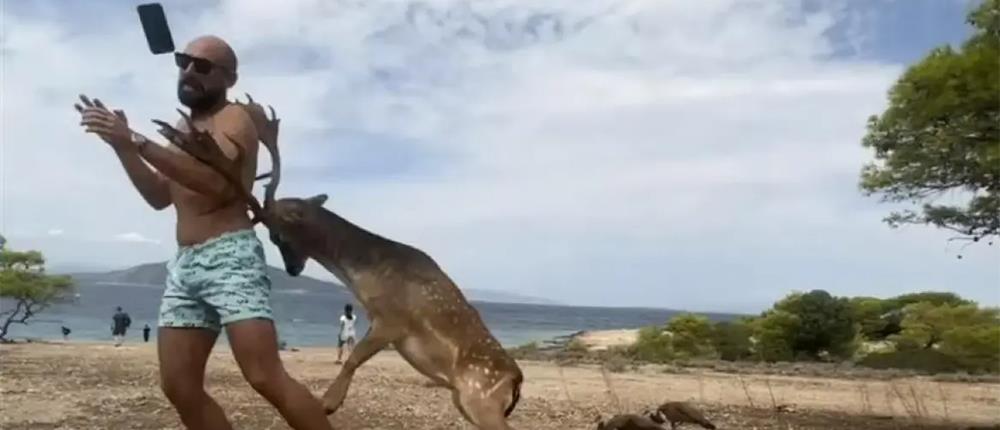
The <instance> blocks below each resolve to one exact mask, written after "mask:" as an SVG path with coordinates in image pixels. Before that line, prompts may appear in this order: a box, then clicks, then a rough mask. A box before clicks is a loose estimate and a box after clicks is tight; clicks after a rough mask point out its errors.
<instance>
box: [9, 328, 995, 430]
mask: <svg viewBox="0 0 1000 430" xmlns="http://www.w3.org/2000/svg"><path fill="white" fill-rule="evenodd" d="M282 357H283V360H284V361H285V363H286V365H287V367H288V369H289V371H290V372H291V373H292V375H293V376H295V377H296V378H298V379H299V380H301V381H303V382H304V383H305V384H306V385H307V386H308V387H309V388H310V389H311V390H312V391H313V393H316V394H317V395H318V394H320V393H322V391H323V390H324V389H325V388H326V386H327V385H328V384H329V383H330V382H331V381H332V379H333V377H334V376H335V374H336V372H337V370H338V366H337V365H335V364H334V359H335V358H336V350H335V349H332V348H306V349H302V350H299V351H285V352H282ZM0 363H2V378H0V404H2V405H3V413H2V416H0V428H2V429H4V430H7V429H10V430H13V429H181V428H182V427H181V426H180V423H179V421H178V419H177V417H176V415H175V413H174V411H173V410H172V409H171V407H170V405H169V403H167V401H166V399H165V397H163V395H162V394H161V392H160V391H159V388H158V385H157V364H156V351H155V348H154V347H153V346H152V344H147V345H137V344H126V345H125V346H122V347H120V348H115V347H113V346H112V345H108V344H97V343H66V344H63V343H31V344H15V345H3V346H0ZM521 366H522V369H523V370H524V372H525V376H526V382H525V385H524V387H523V391H522V394H523V398H522V400H521V402H520V403H519V405H518V407H517V409H516V411H515V412H514V414H513V416H512V419H511V422H512V424H513V425H514V426H516V427H517V428H519V429H592V428H595V425H594V419H595V417H596V416H597V415H598V414H612V413H617V412H619V411H635V412H638V411H640V410H641V409H642V408H644V407H648V406H651V405H654V404H657V403H659V402H662V401H666V400H688V401H692V402H693V403H694V404H696V405H698V406H699V407H701V408H703V410H704V411H705V413H706V414H707V415H708V416H709V417H710V419H712V420H713V421H714V422H715V423H716V424H717V425H718V426H719V428H722V429H727V428H729V429H783V430H788V429H831V428H837V429H841V428H842V429H862V428H865V429H903V428H906V429H954V428H965V427H966V426H968V425H972V424H979V425H983V424H993V423H996V422H998V421H1000V408H998V406H1000V385H998V384H984V383H978V384H971V383H969V384H967V383H938V382H932V381H929V380H926V379H903V380H896V381H875V380H871V381H865V380H838V379H826V378H803V377H784V376H773V375H772V376H763V375H743V376H742V377H738V376H736V375H730V374H721V373H710V372H708V371H706V372H705V373H697V374H668V373H664V372H663V371H662V370H656V369H655V368H653V367H648V368H647V367H643V368H640V369H638V370H633V371H628V372H623V373H605V372H602V371H601V370H600V368H599V367H596V366H586V365H579V366H572V367H567V366H562V367H560V366H558V365H556V364H555V363H549V362H536V361H522V362H521ZM605 376H606V377H607V380H606V379H605ZM207 379H208V381H207V384H208V389H209V392H210V393H212V394H213V395H214V396H216V398H217V399H218V400H219V402H220V403H221V404H222V405H223V408H224V409H225V410H226V413H227V414H228V415H229V417H230V418H231V420H232V421H233V423H234V425H235V426H236V428H241V429H287V428H288V427H287V426H286V425H285V424H284V423H283V421H282V420H281V419H280V417H279V416H278V415H277V414H276V413H275V411H274V410H273V409H271V408H270V407H269V405H268V404H267V403H266V402H265V401H264V400H263V399H262V398H261V397H259V396H258V395H257V394H256V393H255V392H254V391H253V390H252V389H251V388H250V387H249V385H247V384H246V383H245V382H244V381H243V380H242V378H241V376H240V373H239V369H238V368H237V366H236V364H235V361H234V360H233V357H232V355H231V354H230V353H229V351H228V350H227V349H226V347H225V346H223V345H220V346H219V347H218V348H217V349H216V351H215V353H214V354H213V356H212V358H211V360H210V361H209V370H208V378H207ZM426 382H427V380H426V378H424V377H423V376H421V375H420V374H418V373H417V372H416V371H414V370H413V369H411V368H410V367H409V366H408V365H407V364H406V363H405V362H404V361H403V360H402V359H401V358H400V357H399V356H398V355H396V353H394V352H392V351H385V352H382V353H380V354H379V355H377V356H376V357H375V358H374V359H372V360H371V361H370V362H368V363H367V364H365V366H363V367H362V368H361V369H360V370H359V371H358V373H357V375H356V380H355V383H354V385H353V386H352V388H351V392H350V394H349V396H348V398H347V401H346V403H345V404H344V406H343V408H342V409H341V410H340V411H338V412H337V413H336V414H335V415H333V416H332V417H331V421H332V422H333V423H334V425H335V426H336V428H338V429H404V428H405V429H471V428H472V426H470V425H468V424H466V423H464V422H463V420H462V419H461V418H460V416H459V414H458V412H457V411H456V410H455V409H454V408H453V406H452V404H451V402H450V396H449V394H448V392H447V391H446V390H444V389H442V388H434V387H430V386H428V385H427V383H426ZM608 383H610V386H611V387H612V392H611V393H609V390H608V389H607V386H608ZM744 387H745V388H744ZM769 387H770V388H769ZM897 393H900V394H902V400H900V397H899V396H898V395H897ZM911 393H913V394H914V395H913V396H912V397H911ZM772 394H773V401H772ZM866 399H867V400H866ZM751 402H752V403H753V404H752V406H751ZM775 404H777V405H787V406H788V407H789V408H790V409H791V411H788V412H776V411H775V409H774V408H773V405H775ZM915 411H916V412H915Z"/></svg>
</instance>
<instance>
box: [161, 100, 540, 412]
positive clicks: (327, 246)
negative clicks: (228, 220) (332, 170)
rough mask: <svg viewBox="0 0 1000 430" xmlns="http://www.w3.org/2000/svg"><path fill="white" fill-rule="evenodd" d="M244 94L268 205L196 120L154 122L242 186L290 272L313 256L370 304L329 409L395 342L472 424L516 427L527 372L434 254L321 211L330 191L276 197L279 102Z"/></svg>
mask: <svg viewBox="0 0 1000 430" xmlns="http://www.w3.org/2000/svg"><path fill="white" fill-rule="evenodd" d="M247 97H248V99H249V101H248V103H246V104H245V105H244V107H245V108H246V109H247V112H248V113H250V116H251V118H253V120H254V122H255V124H257V128H258V134H259V136H260V141H261V143H262V144H263V145H264V146H265V147H266V148H267V149H268V151H269V152H270V153H271V159H272V169H271V173H270V174H264V175H261V176H258V178H257V179H258V180H259V179H263V178H266V177H270V181H269V182H268V183H267V185H266V186H265V193H264V204H263V205H261V204H260V203H259V202H258V201H257V200H256V198H255V197H254V196H253V193H252V191H251V190H248V189H247V188H246V187H245V186H244V185H242V184H241V181H240V179H239V178H240V176H239V172H238V170H237V167H236V166H238V165H239V164H238V163H234V162H233V160H230V159H229V158H227V157H226V155H225V154H224V153H223V152H222V151H221V150H220V149H219V147H218V144H217V143H216V142H215V141H214V139H213V138H212V136H211V135H209V134H208V133H204V132H201V131H198V130H196V129H195V128H194V126H193V125H192V124H190V121H189V130H190V131H188V132H181V131H178V130H177V129H175V128H173V127H171V126H170V125H169V124H167V123H164V122H160V121H157V124H159V125H160V127H161V129H160V130H159V131H160V133H161V134H163V135H164V137H166V138H167V139H168V140H169V141H170V142H171V143H173V144H174V145H177V146H178V147H179V148H180V149H182V150H184V151H185V152H186V153H188V154H189V155H191V156H193V157H194V158H196V159H198V160H199V161H201V162H202V163H205V164H207V165H208V166H210V167H212V168H213V169H214V170H215V171H217V172H218V173H219V174H220V175H222V176H223V177H225V178H226V180H227V181H228V182H229V183H230V185H231V186H232V187H235V189H236V190H238V192H239V197H238V198H242V199H243V200H245V201H246V202H247V204H248V206H249V208H250V210H251V211H252V212H253V214H254V223H255V224H256V223H257V222H262V223H264V225H265V226H266V227H267V228H268V230H269V231H270V240H271V242H272V243H274V244H275V245H276V246H277V247H278V249H279V250H280V252H281V257H282V260H284V264H285V270H286V271H287V272H288V274H290V275H292V276H297V275H299V274H300V273H301V272H302V270H303V269H304V268H305V264H306V262H307V260H308V259H310V258H312V259H313V260H315V261H317V262H318V263H319V264H320V265H322V266H323V267H324V268H326V269H327V270H329V271H330V272H332V273H333V275H334V276H336V277H337V279H339V280H340V281H341V282H342V283H343V284H344V285H346V286H347V287H348V288H349V289H350V290H351V292H352V293H353V294H354V296H355V297H356V298H357V299H358V301H359V302H361V304H362V306H364V308H365V310H366V311H367V314H368V318H369V320H370V326H369V329H368V332H367V333H366V334H365V336H364V338H362V339H361V341H360V342H358V344H357V345H356V346H355V348H354V350H353V351H352V352H351V354H350V356H349V357H348V358H347V361H346V362H345V363H344V366H343V368H341V370H340V373H339V374H338V375H337V377H336V379H335V380H334V381H333V383H332V384H331V385H330V387H329V388H328V389H327V390H326V392H325V393H324V394H323V406H324V407H325V408H326V411H327V414H332V413H334V412H336V411H337V409H338V408H339V407H340V406H341V405H342V404H343V402H344V398H345V397H346V396H347V391H348V388H349V387H350V384H351V379H352V377H353V375H354V372H355V371H356V370H357V368H358V367H359V366H361V365H362V364H364V363H365V362H366V361H367V360H368V359H370V358H371V357H372V356H374V355H375V354H376V353H377V352H379V351H380V350H382V349H383V348H385V347H386V346H388V345H390V344H391V345H393V346H394V347H395V349H396V351H398V352H399V354H400V355H401V356H402V357H403V359H405V360H406V361H407V362H408V363H409V364H410V365H412V366H413V367H414V368H415V369H416V370H417V371H419V372H420V373H422V374H424V375H426V376H427V377H429V378H430V379H431V380H432V381H434V382H436V383H437V384H440V385H442V386H445V387H447V388H449V389H450V390H451V392H452V400H453V402H454V404H455V406H456V407H457V408H458V410H459V411H460V412H461V414H462V415H463V416H464V417H465V419H467V420H468V421H469V422H471V423H472V424H474V425H476V426H477V427H479V428H481V429H491V430H492V429H510V428H511V427H510V426H509V425H508V424H507V420H506V419H507V417H508V416H509V415H510V414H511V412H513V410H514V407H515V406H516V404H517V402H518V400H519V398H520V388H521V383H522V382H523V379H524V378H523V375H522V373H521V370H520V368H519V367H518V365H517V363H516V362H515V361H514V359H513V358H511V357H510V356H509V355H508V354H507V353H506V351H504V349H503V348H502V347H501V346H500V343H499V342H498V341H497V340H496V339H495V338H494V337H493V335H492V334H491V333H490V331H489V330H488V329H487V327H486V325H485V324H484V323H483V321H482V319H481V317H480V315H479V312H478V311H477V310H476V309H475V308H474V307H472V306H471V305H470V304H469V303H468V302H467V301H466V299H465V297H464V296H463V294H462V292H461V291H460V290H459V289H458V287H457V286H456V285H455V283H454V282H452V280H451V279H450V278H449V277H448V275H446V274H445V273H444V271H443V270H442V269H441V267H439V266H438V265H437V263H436V262H435V261H434V260H433V259H432V258H431V257H430V256H428V255H427V254H425V253H424V252H422V251H421V250H419V249H417V248H415V247H412V246H409V245H406V244H403V243H399V242H395V241H392V240H389V239H386V238H383V237H381V236H379V235H376V234H374V233H371V232H369V231H367V230H365V229H363V228H361V227H358V226H356V225H354V224H352V223H351V222H349V221H347V220H346V219H344V218H342V217H340V216H338V215H337V214H336V213H334V212H332V211H329V210H327V209H325V208H323V203H324V202H326V199H327V197H326V195H325V194H321V195H317V196H314V197H311V198H307V199H301V198H283V199H280V200H277V201H276V200H275V197H274V195H275V191H276V189H277V187H278V183H279V181H280V178H281V176H280V175H281V158H280V155H279V151H278V146H277V134H278V123H279V120H278V119H277V117H276V116H275V114H274V109H273V108H271V118H268V117H267V115H266V114H265V113H264V109H263V108H262V107H261V106H260V105H259V104H257V103H255V102H254V101H253V99H252V98H250V97H249V95H247ZM238 103H239V102H238ZM182 115H184V114H183V113H182ZM185 118H187V117H186V116H185ZM237 148H239V145H237ZM242 156H243V154H242V153H239V154H237V157H242ZM237 160H238V158H237Z"/></svg>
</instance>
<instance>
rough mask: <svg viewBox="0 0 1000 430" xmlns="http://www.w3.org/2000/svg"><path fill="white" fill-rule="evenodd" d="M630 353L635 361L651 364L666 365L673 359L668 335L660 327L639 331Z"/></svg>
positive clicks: (644, 328) (645, 328)
mask: <svg viewBox="0 0 1000 430" xmlns="http://www.w3.org/2000/svg"><path fill="white" fill-rule="evenodd" d="M631 352H632V355H633V356H634V357H635V358H636V359H639V360H642V361H648V362H651V363H666V362H668V361H670V360H671V359H673V357H674V351H673V346H672V344H671V342H670V335H669V334H667V333H665V332H664V330H663V327H661V326H650V327H643V328H641V329H639V336H638V339H636V342H635V344H634V345H633V346H632V351H631Z"/></svg>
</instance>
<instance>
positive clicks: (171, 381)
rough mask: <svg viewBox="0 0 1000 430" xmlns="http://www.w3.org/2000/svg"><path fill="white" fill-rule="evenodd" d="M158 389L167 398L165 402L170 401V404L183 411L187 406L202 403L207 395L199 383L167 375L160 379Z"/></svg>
mask: <svg viewBox="0 0 1000 430" xmlns="http://www.w3.org/2000/svg"><path fill="white" fill-rule="evenodd" d="M160 389H161V390H162V391H163V394H164V395H165V396H167V400H170V403H172V404H174V405H175V406H177V408H178V409H183V408H184V407H185V406H188V405H198V404H200V403H201V402H202V401H204V398H205V396H206V395H207V394H206V393H205V387H204V386H203V385H202V384H201V381H192V380H189V379H185V378H177V377H169V376H167V375H163V376H162V377H161V378H160Z"/></svg>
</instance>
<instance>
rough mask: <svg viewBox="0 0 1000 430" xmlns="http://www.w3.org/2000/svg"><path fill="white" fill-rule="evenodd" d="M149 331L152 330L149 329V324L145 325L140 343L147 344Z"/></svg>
mask: <svg viewBox="0 0 1000 430" xmlns="http://www.w3.org/2000/svg"><path fill="white" fill-rule="evenodd" d="M150 330H152V329H150V328H149V324H146V326H145V327H143V328H142V341H143V342H149V331H150Z"/></svg>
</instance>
